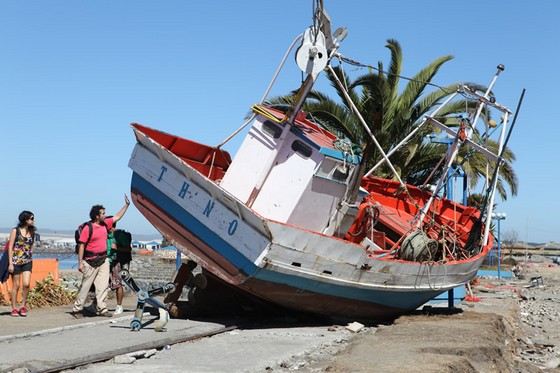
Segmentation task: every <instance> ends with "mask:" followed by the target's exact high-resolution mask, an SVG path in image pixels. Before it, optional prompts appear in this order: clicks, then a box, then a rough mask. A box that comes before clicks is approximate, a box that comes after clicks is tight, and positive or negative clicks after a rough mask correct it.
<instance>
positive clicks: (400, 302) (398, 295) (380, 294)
mask: <svg viewBox="0 0 560 373" xmlns="http://www.w3.org/2000/svg"><path fill="white" fill-rule="evenodd" d="M255 278H257V279H259V280H262V281H269V282H274V283H280V284H285V285H288V286H292V287H295V288H298V289H304V290H308V291H311V292H314V293H319V294H326V295H331V296H334V297H340V298H347V299H356V300H361V301H364V302H369V303H375V304H380V305H384V306H387V307H394V308H401V309H407V310H409V309H416V308H417V307H418V306H420V305H422V304H424V303H426V302H427V301H429V300H430V299H432V298H434V297H436V296H438V295H439V294H441V293H442V291H434V290H431V291H392V290H390V289H388V290H387V291H383V290H375V289H363V288H356V287H351V286H339V285H333V284H328V283H324V282H319V281H315V280H311V279H308V278H304V277H298V276H291V275H286V274H283V273H278V272H273V271H267V270H260V271H258V272H257V274H256V275H255Z"/></svg>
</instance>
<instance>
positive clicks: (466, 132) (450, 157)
mask: <svg viewBox="0 0 560 373" xmlns="http://www.w3.org/2000/svg"><path fill="white" fill-rule="evenodd" d="M502 71H504V65H502V64H500V65H498V67H497V71H496V74H495V75H494V76H493V78H492V81H491V82H490V85H489V86H488V88H487V89H486V92H485V93H484V96H482V99H480V100H479V103H478V107H477V111H476V114H475V116H474V119H473V121H472V123H471V125H470V126H469V125H468V124H467V122H466V121H465V120H463V121H462V123H461V127H460V129H459V130H458V131H457V132H455V140H454V141H453V145H452V146H451V148H450V149H449V150H448V151H447V156H446V158H447V162H446V164H445V168H444V170H443V172H442V174H441V177H440V178H439V179H438V182H437V184H436V187H435V190H434V192H433V193H432V195H431V196H430V198H429V199H428V201H427V202H426V204H425V205H424V207H423V208H422V209H421V210H420V212H419V215H418V217H417V218H418V220H417V222H416V227H417V228H418V229H421V228H422V225H423V223H424V217H425V216H426V214H427V213H428V211H429V210H430V207H431V205H432V203H433V202H434V199H435V197H436V196H437V193H438V191H439V190H440V189H441V187H442V185H443V182H444V180H445V178H446V177H447V175H448V172H449V169H450V168H451V166H453V162H455V159H456V158H457V154H459V148H460V147H461V145H462V144H463V143H464V142H469V143H471V144H472V142H471V141H470V138H471V136H472V133H473V129H474V128H476V123H477V121H478V118H479V117H480V114H481V113H482V110H483V109H484V106H485V104H486V102H487V101H489V100H490V99H489V97H490V93H491V92H492V88H493V87H494V84H496V80H497V79H498V76H499V75H500V73H501V72H502ZM464 89H467V87H464ZM430 119H431V120H430V122H432V123H434V124H436V125H437V124H440V125H442V126H444V127H445V128H447V126H445V125H443V124H441V123H439V122H438V121H437V120H435V119H433V118H430ZM506 119H507V117H506ZM506 124H507V123H504V125H503V128H502V136H503V133H504V131H505V127H506ZM502 136H500V150H501V144H502V140H503V137H502ZM467 140H469V141H467ZM498 154H499V152H498ZM496 158H497V157H496ZM496 167H497V166H496Z"/></svg>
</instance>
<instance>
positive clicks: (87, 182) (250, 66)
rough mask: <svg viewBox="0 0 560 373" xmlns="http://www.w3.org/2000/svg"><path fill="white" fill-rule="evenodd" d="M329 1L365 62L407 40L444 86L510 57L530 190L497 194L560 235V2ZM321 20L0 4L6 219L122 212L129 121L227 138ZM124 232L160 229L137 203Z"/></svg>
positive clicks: (520, 225)
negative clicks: (436, 68) (301, 37)
mask: <svg viewBox="0 0 560 373" xmlns="http://www.w3.org/2000/svg"><path fill="white" fill-rule="evenodd" d="M325 4H326V7H327V10H328V11H329V14H330V16H331V19H332V24H333V30H334V29H335V28H336V27H338V26H346V27H348V29H349V35H348V37H347V38H346V40H345V41H344V42H343V45H342V47H341V52H342V53H343V54H344V55H346V56H349V57H352V58H354V59H357V60H360V61H362V62H366V63H371V64H376V63H377V61H379V60H381V61H384V62H385V63H388V61H389V53H388V51H387V49H386V48H385V47H384V45H385V41H386V40H387V39H389V38H394V39H397V40H398V41H399V42H400V43H401V45H402V47H403V51H404V70H403V74H404V75H408V76H410V75H413V74H414V73H416V72H417V71H418V70H419V69H421V68H422V67H424V66H425V65H427V64H428V63H429V62H431V61H432V60H434V59H435V58H436V57H439V56H442V55H447V54H452V55H453V56H454V57H455V58H454V60H452V61H451V62H449V63H447V64H446V65H445V66H444V67H443V69H442V70H441V72H440V73H439V74H438V75H437V76H436V78H435V80H434V82H435V83H438V84H442V85H446V84H449V83H451V82H456V81H474V82H479V83H481V84H488V82H489V80H490V78H491V76H492V74H493V73H494V72H495V67H496V65H497V64H498V63H503V64H505V66H506V71H505V73H503V75H502V76H501V77H500V79H499V80H498V83H497V85H496V86H495V93H496V95H497V97H498V101H499V102H501V103H503V104H505V105H507V106H509V107H511V108H512V109H513V108H515V105H516V103H517V99H518V97H519V94H520V93H521V90H522V88H527V95H526V99H525V102H524V106H523V108H522V112H521V114H520V116H519V119H518V123H517V124H516V130H515V133H514V136H513V138H512V140H511V142H510V147H511V148H512V149H513V151H514V152H515V154H516V155H517V161H516V162H515V163H514V168H515V170H516V171H517V173H518V176H519V184H520V187H519V194H518V196H517V197H515V198H509V199H508V201H506V202H504V203H502V202H499V207H498V210H499V211H503V212H506V213H507V214H508V217H507V219H506V220H505V221H504V222H503V223H502V224H503V225H502V231H506V230H510V229H513V230H516V231H517V232H518V234H519V238H520V239H521V240H529V241H549V240H557V241H559V240H560V237H559V236H558V235H559V233H558V232H559V231H560V229H558V228H559V224H560V223H559V221H560V220H559V219H556V218H554V217H553V216H554V215H553V213H554V211H558V210H559V207H560V206H559V202H558V200H559V199H558V198H557V197H556V196H555V195H554V192H555V185H557V184H558V182H559V177H558V176H557V175H556V169H557V166H558V164H560V155H559V152H558V151H557V149H558V145H557V143H558V139H559V138H560V136H559V135H560V130H559V128H560V127H559V126H558V125H557V124H556V121H557V118H559V117H560V115H559V114H560V105H559V104H558V103H557V97H556V96H557V92H556V88H557V87H558V85H559V84H558V83H560V79H559V78H558V76H557V73H556V69H557V66H559V65H560V52H559V51H558V48H557V43H558V42H559V41H560V37H559V35H560V27H559V26H558V19H557V16H558V14H560V12H559V9H558V8H559V7H560V6H559V5H557V2H554V1H540V2H531V3H529V2H527V1H511V2H507V3H504V2H499V1H479V0H475V1H469V2H451V1H424V2H418V1H399V2H374V1H366V0H363V1H358V0H355V1H354V0H347V1H341V0H325ZM310 22H311V1H304V0H283V1H262V0H261V1H161V2H155V1H118V2H116V1H95V2H94V1H90V2H86V1H50V0H43V1H3V2H1V3H0V37H1V41H2V43H1V45H2V58H0V130H1V132H0V133H1V137H0V138H1V139H2V146H1V149H0V161H1V170H0V227H9V226H13V225H14V224H15V223H16V218H17V215H18V213H19V212H20V211H21V210H22V209H30V210H32V211H34V212H35V214H36V216H37V225H38V226H39V227H42V228H51V229H74V227H75V226H76V225H77V224H79V223H80V222H82V221H84V220H86V219H87V216H88V212H89V208H90V207H91V205H92V204H95V203H102V204H104V205H105V206H106V207H107V209H108V212H109V213H114V212H116V210H117V209H118V208H120V207H121V205H122V203H123V194H124V193H129V189H130V176H131V171H130V169H128V167H127V164H128V159H129V156H130V153H131V151H132V148H133V146H134V138H133V135H132V131H131V129H130V126H129V123H131V122H139V123H143V124H146V125H150V126H153V127H156V128H159V129H162V130H165V131H167V132H171V133H174V134H178V135H181V136H184V137H188V138H191V139H194V140H197V141H199V142H203V143H208V144H217V143H219V142H220V141H221V140H222V139H223V138H225V137H226V136H227V135H228V134H229V133H231V132H232V131H233V130H234V129H235V128H237V127H238V126H239V125H240V124H241V122H242V120H243V117H244V116H245V115H246V113H247V111H248V109H249V107H250V106H251V104H253V103H255V102H257V101H258V100H259V98H260V97H261V95H262V93H263V91H264V89H265V88H266V86H267V85H268V82H269V80H270V78H271V76H272V73H273V71H274V70H275V68H276V66H277V64H278V62H279V60H280V58H281V57H282V55H283V54H284V52H285V50H286V48H287V46H288V45H289V44H290V43H291V41H292V40H293V38H294V37H295V36H296V35H297V34H299V33H300V32H302V31H303V30H304V29H305V28H306V27H307V26H309V24H310ZM288 65H290V67H289V68H288V69H287V70H286V71H285V72H284V73H283V74H282V75H281V79H280V82H279V84H277V85H276V87H275V89H274V90H273V94H283V93H286V92H288V91H289V90H291V89H293V88H295V87H296V86H297V85H298V83H299V81H300V74H299V73H298V71H297V70H296V68H295V64H294V63H293V59H292V58H290V59H289V61H288ZM351 73H359V71H351ZM403 84H404V82H403ZM319 87H320V88H324V89H325V90H326V89H328V87H327V86H326V85H325V84H323V85H319ZM239 143H240V139H239V138H236V139H235V140H234V141H233V142H232V143H231V144H230V145H229V146H228V147H227V149H228V150H230V151H232V150H235V148H236V146H237V145H238V144H239ZM122 226H123V227H126V228H127V229H129V230H130V231H132V232H137V233H152V232H155V231H154V229H153V228H152V227H151V226H150V225H149V224H148V223H147V221H146V220H145V219H144V218H143V217H142V216H141V215H140V214H139V213H138V212H137V211H136V209H135V208H131V210H130V211H129V213H128V215H127V216H126V217H125V220H123V222H122Z"/></svg>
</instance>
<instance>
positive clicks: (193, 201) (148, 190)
mask: <svg viewBox="0 0 560 373" xmlns="http://www.w3.org/2000/svg"><path fill="white" fill-rule="evenodd" d="M315 19H316V22H315V25H314V26H312V27H310V28H309V29H307V30H306V31H305V33H303V34H302V35H300V36H298V38H296V41H295V42H294V43H292V46H293V45H296V44H297V43H299V49H298V50H297V52H296V53H295V54H296V61H297V64H298V66H299V67H300V68H301V69H302V71H304V73H305V74H306V79H305V81H304V82H303V84H302V85H301V88H300V91H299V93H298V95H297V97H298V99H297V102H296V103H295V104H294V105H293V106H292V107H291V108H289V109H288V110H287V111H281V110H278V109H276V108H273V107H271V106H267V105H265V104H263V103H264V102H265V97H266V94H265V96H264V97H263V99H261V101H260V104H257V105H255V106H253V108H252V113H253V114H252V116H251V118H249V120H247V122H246V123H245V124H244V125H243V126H242V128H243V127H245V126H249V125H250V129H249V131H248V133H247V135H246V136H245V138H244V141H243V143H242V144H241V146H240V148H239V150H238V151H237V153H236V154H235V157H233V158H232V157H231V156H230V154H229V153H228V152H226V151H225V150H223V149H222V145H223V144H220V145H218V146H210V145H204V144H200V143H197V142H196V141H193V140H190V139H186V138H182V137H180V136H175V135H171V134H168V133H165V132H162V131H159V130H156V129H153V128H149V127H146V126H143V125H140V124H133V125H132V127H133V131H134V134H135V136H136V140H137V144H136V146H135V148H134V151H133V153H132V156H131V159H130V163H129V166H130V168H131V169H132V170H133V175H132V185H131V189H132V197H133V201H134V203H135V205H136V207H137V208H138V209H139V210H140V212H141V213H142V214H143V215H144V216H145V217H146V218H147V219H148V220H149V221H150V222H151V224H153V225H154V226H155V227H156V228H157V229H158V230H159V231H160V232H161V233H162V234H163V235H164V236H165V237H166V238H168V239H169V240H170V241H171V242H173V243H174V244H175V245H176V246H177V247H178V248H179V249H180V250H181V251H182V252H183V253H184V254H186V255H187V256H188V257H189V258H191V259H192V260H194V261H195V262H196V263H198V264H199V265H200V266H202V267H203V268H204V269H205V270H206V271H207V272H209V273H211V274H212V275H213V276H215V277H216V278H218V279H219V280H220V281H224V282H226V283H228V284H230V285H233V286H235V287H237V288H238V289H241V290H243V291H245V292H247V293H250V294H252V295H254V296H256V297H258V298H261V299H264V300H267V301H270V302H273V303H275V304H279V305H282V306H285V307H289V308H292V309H296V310H302V311H308V312H313V313H318V314H324V315H329V316H336V317H345V318H362V319H363V318H370V319H371V318H388V317H394V316H395V315H398V314H402V313H404V312H407V311H410V310H414V309H416V308H417V307H419V306H420V305H422V304H424V303H425V302H427V301H428V300H430V299H432V298H434V297H436V296H437V295H439V294H441V293H442V292H445V291H448V290H450V289H453V288H455V287H457V286H461V285H463V284H465V283H466V282H468V281H469V280H471V279H472V278H473V277H474V276H475V275H476V272H477V270H478V268H479V267H480V265H481V263H482V261H483V259H484V257H485V256H486V255H487V254H488V252H489V250H490V248H491V247H492V241H493V239H492V234H491V232H490V220H491V219H490V218H489V217H490V216H491V215H492V209H493V205H494V194H495V190H496V182H497V177H496V172H497V169H498V168H499V165H500V163H501V152H502V149H503V148H504V146H505V143H507V138H509V136H506V135H507V133H506V132H507V130H506V128H507V126H508V122H509V116H510V115H511V112H510V110H509V109H507V108H506V107H504V106H502V105H500V104H498V103H496V102H495V99H494V98H493V97H492V98H491V99H490V98H489V97H490V96H489V92H490V91H491V89H492V87H493V85H494V83H495V82H496V78H497V76H498V75H499V73H500V72H501V71H502V70H503V67H502V66H499V69H498V72H497V73H496V75H495V76H494V77H493V79H492V81H491V83H490V85H489V87H488V90H487V91H486V92H475V91H472V90H471V89H470V88H469V87H467V86H464V87H461V88H460V89H459V90H458V91H457V92H456V93H455V94H453V95H451V96H449V97H448V98H447V99H446V100H445V102H442V103H441V105H440V106H439V107H438V108H437V109H436V110H434V111H433V112H432V113H431V114H430V115H427V116H426V117H425V118H424V120H423V121H422V122H421V123H420V124H419V125H418V126H417V127H416V129H415V130H414V131H412V132H411V133H410V134H406V136H404V138H403V141H402V143H401V144H404V143H406V141H408V140H409V139H410V138H411V137H412V136H414V135H415V133H416V131H417V130H419V129H420V128H421V127H423V126H432V127H433V128H434V129H435V131H438V132H445V133H447V134H449V136H450V138H451V139H452V140H453V141H452V143H451V144H450V146H449V151H448V153H447V155H446V157H445V162H441V166H440V167H442V168H443V171H442V172H439V173H438V174H441V175H442V176H441V178H440V179H438V180H436V181H435V182H434V185H432V187H431V188H420V187H416V186H412V185H407V184H405V183H403V181H402V180H400V178H399V177H398V174H397V173H395V180H386V179H380V178H376V177H373V176H371V175H372V173H373V172H374V170H375V168H376V167H378V166H379V165H380V164H382V163H384V164H386V165H388V166H389V167H390V168H391V169H392V168H393V167H392V165H391V161H390V156H391V154H393V153H394V152H395V151H396V150H397V149H398V146H397V147H395V148H394V149H390V151H389V149H387V150H384V149H381V148H380V147H379V150H380V152H381V154H383V159H381V160H380V163H379V164H378V165H376V166H375V167H374V168H373V169H372V170H370V171H368V172H367V173H366V174H365V175H364V172H360V162H361V161H362V160H361V158H360V157H359V156H357V155H355V154H353V153H352V152H351V151H350V150H349V149H348V146H345V144H344V142H341V141H340V139H338V138H337V137H336V136H335V135H334V134H332V133H330V132H328V131H326V130H325V129H323V128H321V126H320V125H319V124H318V123H315V122H313V121H312V120H310V119H309V118H308V117H307V116H306V114H305V113H304V112H302V111H301V107H302V105H303V102H304V100H305V97H306V96H307V94H308V93H309V92H310V90H311V87H312V86H313V83H314V82H315V81H316V79H317V78H318V76H319V75H320V73H321V71H323V70H325V69H332V67H331V65H330V64H331V59H332V58H333V56H340V54H339V52H338V48H339V45H340V42H341V41H342V39H343V38H344V36H345V30H343V29H339V30H337V31H336V32H335V33H334V35H331V32H330V22H329V18H328V16H326V13H325V12H324V9H323V6H322V2H321V1H319V2H317V4H316V14H315ZM290 50H291V47H290V49H289V50H288V52H287V53H286V56H288V55H289V52H290ZM286 56H285V57H284V59H283V61H282V62H281V64H280V67H279V69H278V70H277V73H276V75H275V77H274V78H273V82H274V80H275V79H276V76H277V75H278V71H279V70H280V68H281V67H282V65H283V64H284V62H285V60H286ZM339 60H340V58H339ZM331 71H332V70H331ZM339 83H340V82H339ZM271 85H272V83H271ZM340 89H341V90H344V89H345V87H344V85H343V84H342V83H340ZM269 90H270V86H269V89H268V90H267V92H268V91H269ZM457 95H461V96H462V97H466V96H468V97H469V98H471V99H472V100H475V101H477V102H478V109H477V110H476V112H473V113H472V117H471V118H469V123H470V124H469V125H468V126H466V125H465V126H463V125H461V126H459V127H458V128H449V127H447V126H446V125H445V124H443V123H441V122H439V121H438V119H437V117H436V114H437V112H438V111H439V110H440V109H441V108H442V107H444V106H445V105H446V104H448V103H449V102H451V101H452V100H453V99H454V97H455V96H457ZM347 99H348V100H350V97H349V96H348V97H347ZM483 108H486V109H493V110H497V111H499V112H500V114H501V115H502V116H503V121H502V124H501V131H500V132H499V139H498V143H499V151H498V153H497V154H494V153H492V152H491V151H489V150H488V149H486V148H485V147H484V144H480V143H478V142H475V141H473V140H472V139H471V135H472V132H473V128H476V124H477V121H478V120H479V116H480V115H481V112H482V110H483ZM356 115H357V116H358V117H359V118H360V121H361V122H362V124H363V125H364V126H365V128H366V130H367V131H368V132H369V130H368V129H367V125H366V123H365V121H364V120H363V118H361V116H360V115H359V112H358V111H357V110H356ZM466 122H467V121H465V123H466ZM511 127H513V126H511ZM240 130H241V128H240V129H239V130H237V131H235V132H234V135H235V134H237V133H239V132H240ZM369 134H370V136H372V139H373V140H374V141H375V143H376V144H377V141H376V139H375V138H374V136H373V134H372V133H371V132H369ZM193 136H196V134H193ZM461 146H470V147H471V148H472V149H474V150H475V151H479V152H481V153H482V154H484V155H485V156H486V157H487V159H488V162H489V164H490V165H491V167H490V168H489V169H490V170H494V171H495V172H494V174H493V175H489V177H488V183H487V185H486V186H485V188H484V204H483V208H482V209H481V210H478V209H476V208H474V207H469V206H465V205H463V204H460V203H458V202H454V201H452V200H448V199H446V198H444V195H443V193H442V189H443V188H442V187H443V185H444V184H445V183H446V181H447V179H448V177H449V175H450V173H449V170H451V169H452V166H453V163H454V161H455V158H456V156H457V151H458V149H459V148H460V147H461Z"/></svg>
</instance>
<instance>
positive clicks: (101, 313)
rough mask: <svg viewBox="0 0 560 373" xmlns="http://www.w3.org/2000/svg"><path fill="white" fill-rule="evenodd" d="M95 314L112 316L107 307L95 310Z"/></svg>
mask: <svg viewBox="0 0 560 373" xmlns="http://www.w3.org/2000/svg"><path fill="white" fill-rule="evenodd" d="M97 316H102V317H113V314H112V313H111V312H109V310H108V309H106V308H105V309H104V310H101V311H99V312H97Z"/></svg>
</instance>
